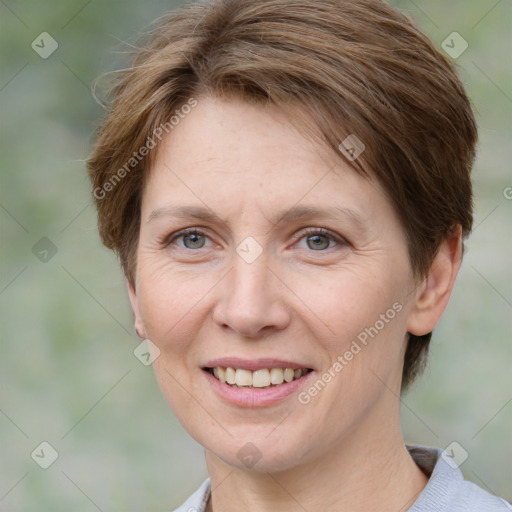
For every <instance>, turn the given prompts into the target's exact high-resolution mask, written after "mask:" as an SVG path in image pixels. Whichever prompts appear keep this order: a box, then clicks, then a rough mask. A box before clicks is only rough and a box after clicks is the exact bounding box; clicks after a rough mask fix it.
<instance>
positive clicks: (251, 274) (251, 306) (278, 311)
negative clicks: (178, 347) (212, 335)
mask: <svg viewBox="0 0 512 512" xmlns="http://www.w3.org/2000/svg"><path fill="white" fill-rule="evenodd" d="M285 291H286V287H285V286H284V284H283V283H282V282H281V281H280V279H279V277H278V276H277V274H276V272H275V271H274V270H272V269H270V268H269V266H268V261H267V259H266V258H265V257H264V255H263V254H262V255H261V256H260V257H259V258H258V259H257V260H256V261H253V262H252V263H247V262H246V261H244V260H243V259H242V258H240V257H239V256H238V255H237V254H235V256H234V261H233V266H232V269H231V271H230V272H229V273H228V275H227V276H226V277H225V279H223V280H222V284H221V287H220V288H219V289H218V292H219V293H220V296H219V299H218V301H217V304H216V307H215V309H214V314H213V318H214V320H215V322H216V323H217V324H218V325H220V326H221V327H222V328H223V329H231V330H232V331H234V332H236V333H237V334H239V335H240V336H244V337H247V338H258V337H261V336H263V335H264V334H266V333H268V332H270V331H272V330H282V329H284V328H285V327H286V326H287V325H288V324H289V323H290V311H289V308H287V307H286V303H285V296H284V294H285Z"/></svg>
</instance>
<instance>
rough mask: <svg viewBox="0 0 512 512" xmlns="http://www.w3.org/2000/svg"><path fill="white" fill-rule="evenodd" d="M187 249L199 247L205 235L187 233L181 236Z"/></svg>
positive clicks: (202, 243) (202, 244) (202, 245)
mask: <svg viewBox="0 0 512 512" xmlns="http://www.w3.org/2000/svg"><path fill="white" fill-rule="evenodd" d="M181 238H182V240H183V244H184V246H185V247H186V248H187V249H201V248H202V247H204V244H205V236H204V235H202V234H201V233H189V234H187V235H182V236H181Z"/></svg>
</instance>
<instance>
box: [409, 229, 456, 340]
mask: <svg viewBox="0 0 512 512" xmlns="http://www.w3.org/2000/svg"><path fill="white" fill-rule="evenodd" d="M461 260H462V228H461V226H460V225H457V226H456V227H455V228H454V229H453V230H452V232H451V233H450V234H449V235H448V237H447V238H446V239H445V240H444V241H443V243H442V244H441V246H440V247H439V249H438V251H437V253H436V256H435V257H434V260H433V261H432V265H431V267H430V270H429V273H428V275H427V276H426V277H425V279H424V280H423V282H422V283H421V285H420V286H418V288H417V290H416V302H415V304H414V305H413V307H412V309H411V312H410V315H409V319H408V324H407V330H408V332H409V333H411V334H413V335H415V336H423V335H424V334H428V333H429V332H432V331H433V330H434V327H435V326H436V324H437V322H438V321H439V319H440V318H441V315H442V314H443V311H444V310H445V308H446V305H447V304H448V300H449V299H450V295H451V293H452V289H453V285H454V283H455V278H456V277H457V273H458V272H459V269H460V264H461Z"/></svg>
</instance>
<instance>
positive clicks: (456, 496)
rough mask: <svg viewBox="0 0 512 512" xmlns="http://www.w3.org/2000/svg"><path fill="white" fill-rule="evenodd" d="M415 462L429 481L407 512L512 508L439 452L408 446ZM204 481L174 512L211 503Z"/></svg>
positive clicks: (198, 511)
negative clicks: (464, 475) (468, 476)
mask: <svg viewBox="0 0 512 512" xmlns="http://www.w3.org/2000/svg"><path fill="white" fill-rule="evenodd" d="M407 449H408V450H409V453H410V454H411V457H412V458H413V459H414V462H416V464H417V465H418V466H419V467H420V468H421V470H422V471H423V472H424V473H425V474H426V475H430V478H429V481H428V483H427V485H426V487H425V488H424V489H423V491H422V492H421V494H420V495H419V496H418V498H417V499H416V501H415V502H414V503H413V505H412V506H411V508H410V509H409V511H408V512H509V511H511V510H512V505H510V504H509V503H507V502H506V501H505V500H503V499H501V498H498V497H497V496H494V495H492V494H489V493H488V492H487V491H484V490H483V489H481V488H480V487H478V486H477V485H475V484H473V483H471V482H468V481H467V480H464V477H463V475H462V472H461V470H460V469H459V468H458V467H457V466H456V464H454V462H453V461H452V460H451V459H450V457H449V455H448V454H447V453H446V452H444V455H443V450H441V449H439V448H430V447H427V446H407ZM210 494H211V487H210V479H209V478H207V479H206V480H205V481H204V482H203V483H202V484H201V487H199V489H197V491H196V492H195V493H194V494H192V496H190V498H189V499H188V500H187V501H186V502H185V503H183V505H181V507H178V508H177V509H175V510H174V511H173V512H204V511H205V509H206V505H207V503H208V500H209V499H210Z"/></svg>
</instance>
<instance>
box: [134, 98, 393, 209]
mask: <svg viewBox="0 0 512 512" xmlns="http://www.w3.org/2000/svg"><path fill="white" fill-rule="evenodd" d="M294 119H295V117H294V116H290V115H288V113H287V112H285V111H283V110H282V109H280V108H278V107H275V106H270V105H269V106H260V105H250V104H248V103H245V102H242V101H240V100H220V99H214V98H211V97H204V98H200V99H198V104H197V106H196V107H195V108H194V109H193V110H192V111H191V112H190V113H189V114H187V115H186V116H184V117H183V119H181V120H180V122H179V124H178V125H177V126H175V127H174V129H173V130H172V131H171V132H170V134H169V135H168V136H166V137H165V138H164V139H163V140H162V142H161V143H160V144H159V146H158V148H157V154H156V158H155V159H154V162H153V165H152V167H151V171H150V174H149V177H148V180H147V183H146V187H145V193H144V198H143V211H145V210H146V213H147V210H148V208H149V207H151V211H153V210H154V209H155V208H156V209H158V208H166V207H168V205H169V203H176V202H178V203H183V202H184V201H187V202H189V203H190V202H192V203H193V204H195V205H196V206H206V207H208V208H211V209H214V210H215V211H217V210H218V209H220V210H223V211H226V210H229V209H230V206H233V207H234V211H235V212H236V211H237V209H236V206H237V205H238V206H239V205H240V204H241V203H242V204H245V205H246V207H247V208H261V209H263V210H265V212H269V210H272V209H275V211H276V212H278V211H280V210H282V208H283V207H292V206H296V205H298V204H299V203H305V204H309V205H311V204H322V205H325V204H326V203H332V206H335V207H341V208H345V209H346V210H352V211H357V210H368V209H372V208H377V209H378V208H388V207H389V203H388V201H387V199H386V197H385V194H384V193H383V191H382V189H381V187H380V186H379V185H378V184H377V183H376V182H375V181H374V180H372V179H369V178H367V177H362V176H361V175H360V174H359V173H358V172H357V171H355V170H354V169H353V168H351V167H350V166H349V165H348V164H347V163H345V162H344V161H343V160H342V158H341V157H340V156H337V155H333V154H332V152H330V151H331V150H328V149H327V148H326V147H323V146H322V145H321V144H320V143H319V142H316V141H315V140H313V139H312V138H310V137H306V136H305V135H304V133H303V132H301V131H300V130H299V129H298V127H297V125H296V124H294ZM201 203H203V204H201ZM365 205H366V206H365ZM238 211H239V210H238ZM361 213H364V212H363V211H361ZM266 215H267V213H266ZM270 216H271V213H268V215H267V217H269V218H270Z"/></svg>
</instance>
